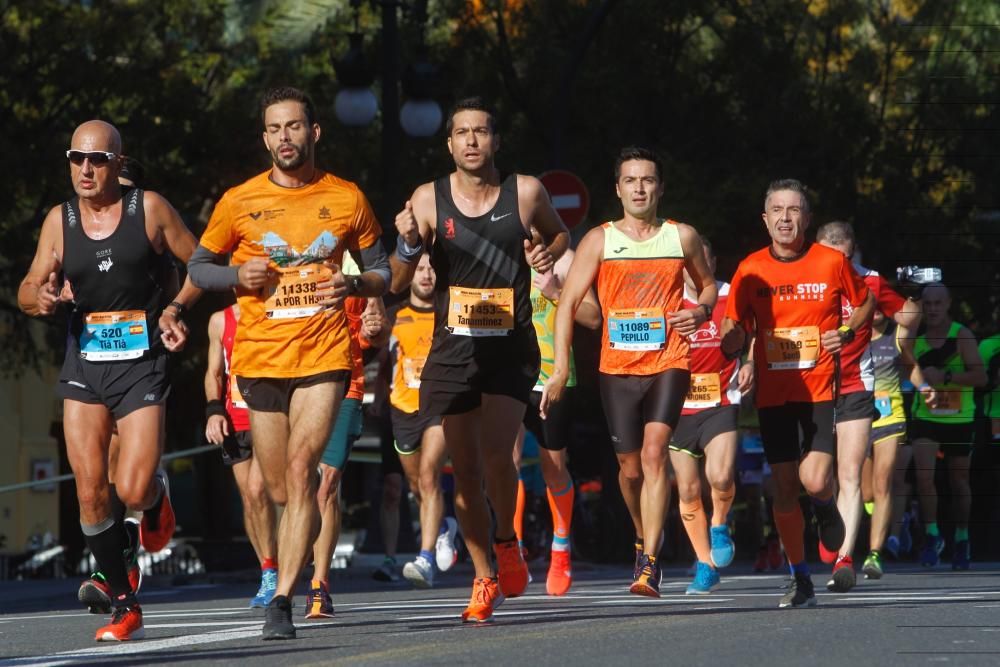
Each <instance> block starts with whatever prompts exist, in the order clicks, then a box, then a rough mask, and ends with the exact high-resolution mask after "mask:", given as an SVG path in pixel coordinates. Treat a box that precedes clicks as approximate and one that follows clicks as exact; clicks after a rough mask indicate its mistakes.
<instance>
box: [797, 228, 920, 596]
mask: <svg viewBox="0 0 1000 667" xmlns="http://www.w3.org/2000/svg"><path fill="white" fill-rule="evenodd" d="M816 242H817V243H819V244H820V245H823V246H826V247H827V248H833V249H834V250H839V251H840V252H842V253H843V254H844V256H845V257H847V259H848V260H851V258H853V257H854V251H855V247H856V241H855V237H854V228H853V227H852V226H851V225H850V224H848V223H846V222H839V221H836V222H828V223H826V224H824V225H822V226H820V228H819V229H817V230H816ZM854 270H855V271H857V273H858V275H860V276H861V278H862V279H863V280H864V281H865V285H866V286H867V287H868V289H869V291H870V292H871V293H872V295H873V296H874V297H875V307H876V308H877V309H878V310H880V311H881V312H883V313H884V314H885V315H886V316H888V317H891V318H892V319H893V321H894V322H895V323H896V325H897V326H898V327H899V339H900V342H901V344H902V346H903V347H904V348H905V349H906V350H907V355H908V356H909V354H910V352H911V351H912V349H913V334H912V333H911V332H914V331H916V329H917V327H918V326H919V325H920V313H921V310H920V302H919V301H913V300H909V299H904V298H903V297H902V296H900V295H899V294H897V293H896V292H895V291H893V289H892V288H891V287H889V284H888V283H887V282H886V281H885V279H884V278H882V276H880V275H879V274H878V272H877V271H873V270H871V269H868V268H865V267H863V266H861V265H860V264H857V263H854ZM841 306H842V308H843V313H842V314H841V317H842V318H843V319H844V320H847V319H848V318H850V316H851V311H852V308H851V304H850V303H849V302H847V301H846V300H842V301H841ZM871 336H872V329H871V320H870V319H869V320H866V321H864V322H862V323H861V325H860V327H859V328H858V330H857V332H856V333H855V335H854V339H853V340H851V341H849V342H848V343H846V344H845V345H844V347H843V349H842V350H841V351H840V353H839V363H840V366H839V372H840V375H839V380H838V384H837V388H836V392H837V402H836V409H835V417H834V421H835V422H836V428H837V482H838V493H837V510H838V511H839V512H840V516H841V517H842V518H843V520H844V542H843V544H842V545H841V546H840V551H839V553H836V554H835V553H833V552H830V551H826V550H825V549H824V548H823V544H822V542H820V557H821V559H822V560H823V562H825V563H834V565H833V575H832V576H831V578H830V581H828V582H827V584H826V587H827V589H829V590H831V591H834V592H838V593H846V592H847V591H849V590H851V589H852V588H854V584H855V582H856V575H855V573H854V560H853V558H852V554H853V553H854V542H855V539H856V538H857V536H858V527H859V526H860V525H861V507H862V502H861V468H862V466H863V465H864V462H865V454H866V452H867V451H868V446H869V445H868V441H869V436H870V434H871V430H872V420H873V419H874V416H875V415H876V414H878V412H876V410H875V398H874V395H873V393H872V392H873V391H874V386H875V374H874V372H873V370H872V357H871V353H870V352H869V348H868V343H869V341H870V340H871ZM883 458H884V457H883ZM888 469H891V468H888Z"/></svg>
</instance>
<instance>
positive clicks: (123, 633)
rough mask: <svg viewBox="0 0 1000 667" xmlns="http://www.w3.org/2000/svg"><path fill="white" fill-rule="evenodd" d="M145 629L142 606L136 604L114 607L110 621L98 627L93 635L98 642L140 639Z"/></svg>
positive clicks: (144, 633)
mask: <svg viewBox="0 0 1000 667" xmlns="http://www.w3.org/2000/svg"><path fill="white" fill-rule="evenodd" d="M145 636H146V631H145V630H144V629H143V627H142V608H141V607H140V606H139V605H137V604H131V605H129V606H128V607H115V610H114V612H113V613H112V614H111V622H110V623H108V624H107V625H105V626H104V627H103V628H100V629H99V630H98V631H97V635H96V636H95V637H94V639H96V640H97V641H99V642H126V641H128V640H130V639H142V638H143V637H145Z"/></svg>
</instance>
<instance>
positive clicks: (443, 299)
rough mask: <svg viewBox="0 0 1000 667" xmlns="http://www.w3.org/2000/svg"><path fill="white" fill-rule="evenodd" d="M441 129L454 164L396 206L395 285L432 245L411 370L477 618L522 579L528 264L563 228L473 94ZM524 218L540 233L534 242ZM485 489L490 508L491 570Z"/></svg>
mask: <svg viewBox="0 0 1000 667" xmlns="http://www.w3.org/2000/svg"><path fill="white" fill-rule="evenodd" d="M447 130H448V150H449V152H450V153H451V155H452V158H454V160H455V171H454V172H453V173H451V174H449V175H448V176H445V177H443V178H440V179H438V180H436V181H433V182H431V183H425V184H423V185H421V186H420V187H419V188H417V189H416V191H414V193H413V196H412V197H411V199H410V200H409V201H407V202H406V206H405V208H404V209H403V211H402V212H400V213H399V215H397V216H396V228H397V230H398V231H399V239H398V241H397V247H396V253H395V254H394V255H393V256H392V258H391V261H392V268H393V282H392V289H393V291H394V292H397V293H398V292H401V291H403V290H404V289H406V288H407V286H408V285H409V284H410V281H411V280H412V279H413V274H414V270H415V269H416V265H417V260H418V259H419V256H420V253H421V252H423V248H424V247H425V246H427V247H429V248H430V249H431V260H432V263H433V265H434V270H435V272H436V274H437V284H436V285H435V295H434V306H435V322H434V341H433V343H432V345H431V351H430V354H429V356H428V359H427V362H426V364H425V365H424V368H423V373H422V374H421V378H420V413H421V415H422V416H441V417H442V425H443V427H444V434H445V441H446V442H447V443H448V451H449V453H450V454H451V459H452V464H453V466H454V471H455V496H456V503H455V505H456V513H457V514H458V521H459V524H460V525H461V528H462V534H463V535H464V537H465V542H466V544H467V545H468V547H469V553H470V555H471V556H472V560H473V563H474V564H475V568H476V579H475V581H474V583H473V589H472V599H471V601H470V603H469V607H468V608H467V609H466V610H465V612H463V614H462V620H463V621H466V622H486V621H489V620H491V618H492V615H493V610H494V609H495V608H496V607H497V606H498V605H499V604H500V603H501V602H503V600H504V597H505V596H506V597H515V596H518V595H520V594H521V593H523V592H524V590H525V588H526V587H527V585H528V569H527V566H526V565H525V563H524V559H523V558H522V557H521V552H520V549H519V547H518V544H517V538H516V537H515V534H514V506H515V501H516V494H517V470H516V469H515V468H514V463H513V459H512V455H513V447H514V441H515V438H516V436H517V430H518V425H519V424H520V423H521V420H522V418H523V416H524V410H525V405H526V404H527V402H528V398H529V396H530V393H531V390H532V387H534V385H535V380H536V379H537V378H538V368H539V353H538V343H537V341H536V339H535V330H534V326H533V325H532V323H531V302H530V299H529V292H530V289H531V284H530V280H531V272H530V268H534V269H535V270H537V271H539V272H544V271H547V270H549V269H550V268H551V267H552V266H553V264H554V262H555V260H556V259H558V258H559V256H560V255H562V253H563V252H564V251H565V250H566V247H567V245H568V241H569V233H568V232H567V231H566V227H565V225H563V223H562V220H560V218H559V215H558V213H556V211H555V209H554V208H553V207H552V203H551V202H550V201H549V197H548V194H547V193H546V192H545V189H544V188H543V186H542V184H541V183H540V182H539V181H538V179H536V178H532V177H530V176H523V175H520V174H509V175H501V173H500V172H499V171H498V170H497V168H496V166H495V165H494V162H493V158H494V154H495V153H496V151H497V149H498V148H499V145H500V137H499V135H498V134H497V132H496V117H495V114H494V113H493V112H492V110H491V109H490V108H488V107H487V106H486V105H485V104H484V103H483V101H482V100H481V99H479V98H469V99H465V100H462V101H460V102H458V104H457V105H456V106H455V108H454V109H453V110H452V113H451V114H450V115H449V117H448V123H447ZM532 226H534V227H535V228H536V229H537V230H538V231H539V233H540V234H541V236H542V239H543V241H544V243H542V244H537V245H533V244H532V242H531V240H530V239H531V235H530V228H531V227H532ZM484 479H485V484H486V487H485V488H486V495H484V494H483V483H484ZM487 495H488V497H489V501H490V502H489V505H490V506H492V508H493V511H494V512H495V514H496V533H495V535H494V550H495V551H496V555H497V568H496V569H494V567H493V562H492V559H491V558H490V550H489V547H490V534H489V532H490V529H489V526H490V513H489V506H488V505H487V502H486V497H487Z"/></svg>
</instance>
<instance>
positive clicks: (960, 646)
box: [0, 563, 1000, 667]
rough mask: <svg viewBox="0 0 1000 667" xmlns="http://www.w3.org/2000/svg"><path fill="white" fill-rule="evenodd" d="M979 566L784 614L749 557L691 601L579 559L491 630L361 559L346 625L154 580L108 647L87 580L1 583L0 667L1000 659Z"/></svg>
mask: <svg viewBox="0 0 1000 667" xmlns="http://www.w3.org/2000/svg"><path fill="white" fill-rule="evenodd" d="M974 567H975V569H974V570H973V571H970V572H964V573H953V572H951V571H949V570H946V569H943V568H941V569H936V570H922V569H919V568H918V567H915V566H907V567H898V568H897V569H895V570H893V571H891V572H890V573H888V574H887V575H886V577H885V578H884V579H882V580H880V581H877V582H874V581H872V582H870V581H859V585H858V586H857V587H856V588H855V589H854V590H853V591H851V592H850V593H846V594H832V593H827V592H826V589H825V587H824V585H823V584H825V582H826V579H827V577H826V576H825V575H826V573H827V569H826V567H824V568H823V570H822V572H823V574H822V575H821V574H819V572H820V570H819V568H815V570H814V574H813V581H814V582H815V584H816V586H817V593H818V597H819V604H818V606H817V607H815V608H811V609H778V608H777V605H778V600H779V598H780V597H781V595H782V592H783V591H782V586H783V585H784V583H785V581H786V577H785V576H783V575H781V574H777V573H772V574H763V575H755V574H752V573H750V572H749V571H748V570H747V569H746V566H744V567H743V568H742V569H741V568H739V567H736V568H735V570H734V571H731V572H728V576H724V579H723V584H722V586H721V587H720V588H718V589H717V590H716V591H715V592H714V593H713V594H712V595H709V596H698V597H692V596H685V595H684V588H685V586H686V585H687V583H688V581H689V577H688V576H686V575H685V574H684V572H683V571H682V570H681V569H679V568H673V569H668V570H666V571H665V576H664V582H663V587H662V588H661V592H662V594H663V597H662V598H661V599H659V600H649V599H644V598H636V597H634V596H631V595H629V594H628V592H627V589H626V583H627V582H628V579H629V575H630V571H629V570H628V569H627V568H625V567H608V566H589V565H587V564H577V565H576V577H577V578H576V581H575V583H574V585H573V588H572V590H571V591H570V593H569V594H568V595H566V596H565V597H562V598H552V597H548V596H546V595H545V588H544V581H542V579H543V577H544V565H543V564H540V563H539V564H533V572H534V575H535V578H536V581H535V583H533V584H532V585H531V586H530V587H529V590H528V593H527V594H526V595H524V596H523V597H520V598H518V599H513V600H508V601H507V602H505V603H504V605H503V606H502V607H501V608H500V610H499V611H498V613H497V615H496V622H495V623H493V624H491V625H488V626H463V625H462V624H461V623H460V622H459V620H458V619H459V614H460V613H461V611H462V609H463V608H464V607H465V605H466V603H467V601H468V595H469V590H470V588H469V587H470V584H471V570H470V569H469V566H468V565H465V564H459V565H458V566H456V568H455V569H454V570H453V571H452V572H449V573H447V574H445V575H441V576H440V578H439V581H438V586H437V587H436V588H434V589H432V590H429V591H415V590H412V589H410V588H409V587H408V586H407V585H406V584H405V583H399V584H379V583H377V582H374V581H372V580H370V579H369V578H368V572H367V570H366V569H362V568H352V569H348V570H338V571H336V578H335V581H334V603H335V606H336V614H337V615H336V618H334V619H331V620H327V621H306V620H304V619H302V618H301V614H302V613H303V611H302V610H303V602H302V597H301V596H300V597H298V598H297V600H296V603H297V604H296V609H295V612H296V613H295V618H296V624H297V626H298V628H299V631H298V636H299V638H298V639H297V640H294V641H288V642H264V641H262V640H261V639H260V626H261V623H262V620H263V619H262V613H261V612H260V611H250V610H248V609H247V608H246V604H247V602H248V600H249V598H250V596H251V595H252V594H253V593H254V591H255V590H256V582H255V581H254V580H253V578H252V577H253V573H244V574H242V575H240V574H230V575H226V576H225V577H222V578H220V577H218V576H216V577H203V578H200V579H198V580H196V581H191V582H189V583H187V584H183V583H182V584H180V585H178V582H177V581H176V580H175V581H169V580H167V579H162V578H161V579H156V578H147V581H146V582H145V583H144V585H143V590H142V593H141V594H140V597H141V600H142V602H143V609H144V612H145V616H144V618H145V626H146V639H144V640H140V641H133V642H126V643H123V644H97V643H95V642H94V641H93V635H94V631H95V630H96V628H97V627H98V626H99V625H101V624H103V623H104V622H105V621H104V617H101V616H92V615H90V614H87V613H86V612H85V610H81V609H80V608H79V606H78V605H77V604H76V599H75V590H76V585H77V583H78V582H76V581H75V580H48V581H26V582H0V596H2V599H3V600H4V604H3V610H4V612H3V614H0V667H6V666H9V665H33V666H35V665H67V664H82V663H99V664H102V665H125V664H140V663H146V664H149V663H155V664H172V663H184V664H192V665H203V664H204V665H207V664H218V663H220V662H224V663H227V664H235V663H237V662H239V664H240V665H241V667H250V666H252V665H295V666H296V667H302V666H305V665H320V664H324V665H325V664H347V663H350V664H351V665H415V664H432V663H434V664H448V665H473V664H478V665H482V664H487V665H493V664H497V665H514V664H516V665H522V666H523V665H621V664H627V662H633V663H636V664H640V663H641V664H648V665H654V664H655V665H666V664H671V665H684V666H690V665H712V666H713V667H717V666H718V665H720V664H721V665H725V664H730V665H770V666H779V665H810V666H816V665H837V666H838V667H847V666H853V665H880V666H881V665H924V664H941V663H944V664H953V665H963V666H965V665H997V664H1000V621H998V619H1000V615H998V610H1000V578H998V576H997V575H998V574H1000V564H997V563H993V564H985V563H976V564H974Z"/></svg>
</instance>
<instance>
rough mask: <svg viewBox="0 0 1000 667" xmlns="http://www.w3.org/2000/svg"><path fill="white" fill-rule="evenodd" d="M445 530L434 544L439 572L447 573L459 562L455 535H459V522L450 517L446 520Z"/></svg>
mask: <svg viewBox="0 0 1000 667" xmlns="http://www.w3.org/2000/svg"><path fill="white" fill-rule="evenodd" d="M444 524H445V525H444V526H442V527H443V528H444V530H443V531H441V533H439V534H438V536H437V542H435V543H434V560H435V561H436V562H437V567H438V570H440V571H441V572H447V571H448V570H450V569H451V566H452V565H454V564H455V563H457V562H458V549H456V548H455V535H457V534H458V522H457V521H455V519H454V518H452V517H450V516H446V517H445V518H444Z"/></svg>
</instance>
